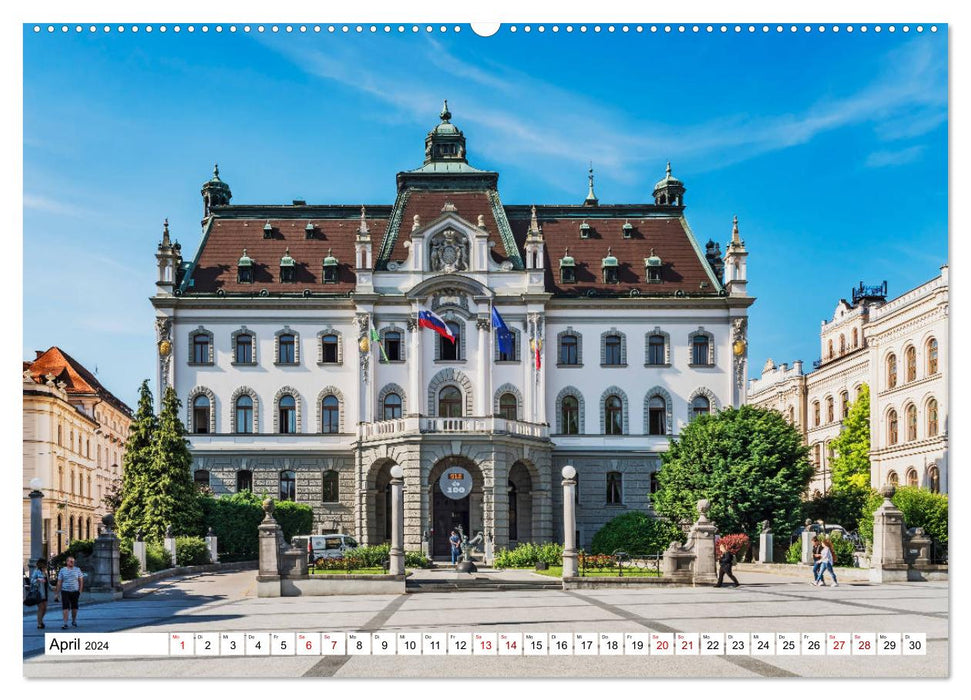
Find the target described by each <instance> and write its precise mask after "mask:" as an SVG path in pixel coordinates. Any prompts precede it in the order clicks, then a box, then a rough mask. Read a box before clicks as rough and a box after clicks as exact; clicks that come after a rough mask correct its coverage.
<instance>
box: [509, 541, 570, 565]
mask: <svg viewBox="0 0 971 700" xmlns="http://www.w3.org/2000/svg"><path fill="white" fill-rule="evenodd" d="M537 562H544V563H546V564H547V565H549V566H562V565H563V545H561V544H559V543H556V542H547V543H546V544H533V543H531V542H524V543H523V544H521V545H519V546H518V547H516V548H515V549H512V550H509V549H505V548H502V549H500V550H499V551H498V552H496V556H495V566H496V568H499V569H515V568H523V567H531V566H536V563H537Z"/></svg>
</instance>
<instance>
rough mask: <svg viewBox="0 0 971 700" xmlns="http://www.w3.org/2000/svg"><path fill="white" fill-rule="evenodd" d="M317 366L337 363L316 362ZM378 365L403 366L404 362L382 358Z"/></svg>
mask: <svg viewBox="0 0 971 700" xmlns="http://www.w3.org/2000/svg"><path fill="white" fill-rule="evenodd" d="M317 364H318V365H336V364H337V363H336V362H318V363H317ZM378 364H379V365H403V364H405V361H404V360H385V359H383V358H382V359H381V361H380V362H378Z"/></svg>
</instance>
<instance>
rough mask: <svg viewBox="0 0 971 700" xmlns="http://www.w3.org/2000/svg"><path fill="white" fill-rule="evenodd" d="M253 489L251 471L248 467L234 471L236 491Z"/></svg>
mask: <svg viewBox="0 0 971 700" xmlns="http://www.w3.org/2000/svg"><path fill="white" fill-rule="evenodd" d="M252 490H253V472H251V471H250V470H249V469H240V470H239V471H238V472H236V493H239V492H241V491H252Z"/></svg>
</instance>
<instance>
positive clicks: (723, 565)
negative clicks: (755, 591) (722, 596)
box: [715, 545, 739, 588]
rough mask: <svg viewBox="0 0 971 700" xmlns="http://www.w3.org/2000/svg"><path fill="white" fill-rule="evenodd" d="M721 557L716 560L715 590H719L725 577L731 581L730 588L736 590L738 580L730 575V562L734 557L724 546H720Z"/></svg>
mask: <svg viewBox="0 0 971 700" xmlns="http://www.w3.org/2000/svg"><path fill="white" fill-rule="evenodd" d="M719 549H721V553H722V554H721V556H720V557H719V558H718V583H716V584H715V588H721V586H722V581H723V580H724V579H725V577H726V576H728V578H730V579H731V580H732V588H738V585H739V584H738V579H737V578H735V575H734V574H733V573H732V560H733V559H734V558H735V555H734V554H732V553H731V552H729V551H728V547H727V546H726V545H721V546H720V547H719Z"/></svg>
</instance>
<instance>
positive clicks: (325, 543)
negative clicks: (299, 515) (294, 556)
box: [291, 534, 358, 563]
mask: <svg viewBox="0 0 971 700" xmlns="http://www.w3.org/2000/svg"><path fill="white" fill-rule="evenodd" d="M304 540H306V546H307V561H309V562H311V563H313V562H315V561H317V560H318V559H340V558H341V557H343V556H344V552H346V551H348V550H351V549H354V548H355V547H357V546H358V544H357V541H356V540H355V539H354V538H353V537H351V536H350V535H340V534H333V535H306V536H302V537H299V538H297V537H294V538H293V541H292V542H291V544H294V545H296V546H300V545H302V544H303V543H304Z"/></svg>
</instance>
